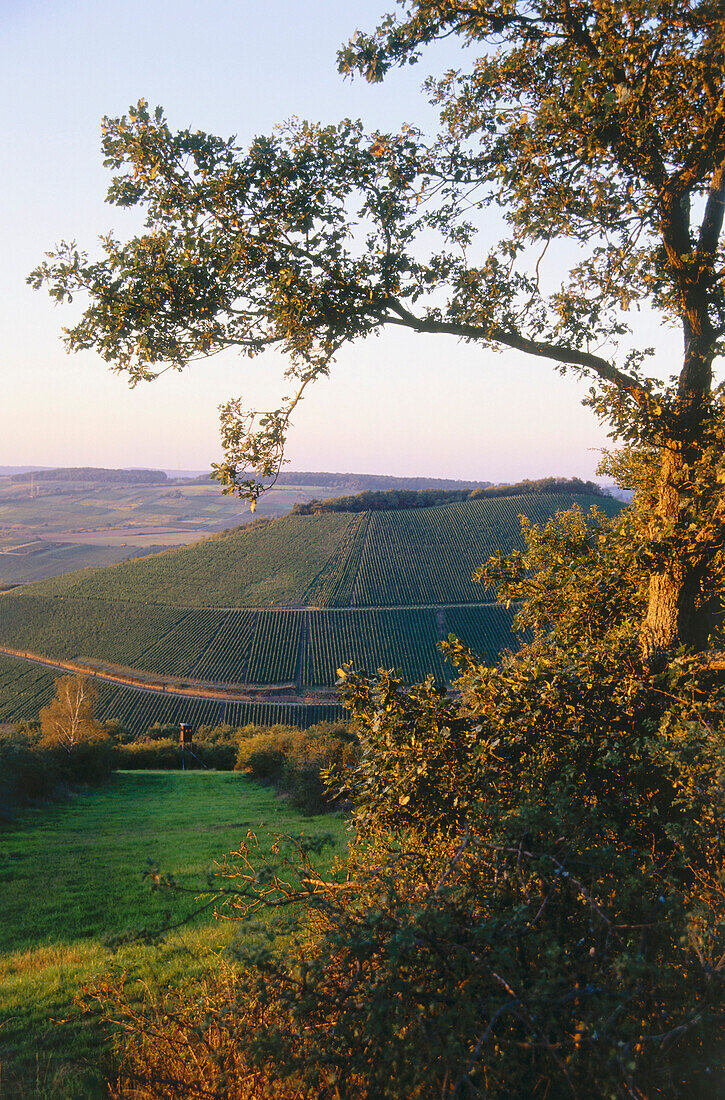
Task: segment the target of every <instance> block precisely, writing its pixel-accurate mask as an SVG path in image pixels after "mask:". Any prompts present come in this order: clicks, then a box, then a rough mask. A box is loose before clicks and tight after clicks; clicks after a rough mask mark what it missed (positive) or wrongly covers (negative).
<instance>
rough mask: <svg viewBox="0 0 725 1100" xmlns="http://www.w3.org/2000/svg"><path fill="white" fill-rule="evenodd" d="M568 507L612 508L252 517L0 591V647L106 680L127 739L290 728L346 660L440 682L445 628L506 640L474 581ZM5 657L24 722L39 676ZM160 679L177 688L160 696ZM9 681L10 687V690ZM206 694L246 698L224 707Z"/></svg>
mask: <svg viewBox="0 0 725 1100" xmlns="http://www.w3.org/2000/svg"><path fill="white" fill-rule="evenodd" d="M573 503H576V504H579V505H580V506H581V507H582V508H583V509H588V508H589V507H590V506H591V505H592V504H596V505H597V506H598V507H600V508H601V509H602V510H604V511H606V512H608V513H609V514H614V513H616V512H617V511H618V510H619V509H620V507H621V505H620V504H619V503H618V502H617V501H615V500H613V499H611V498H606V497H605V498H602V497H589V496H571V495H570V496H565V495H562V494H551V495H548V494H534V495H529V496H514V497H499V498H494V499H485V498H482V499H474V500H470V499H469V500H466V501H464V502H461V503H456V504H450V505H446V506H442V507H435V508H426V509H415V510H412V511H393V512H368V513H364V512H363V513H353V514H350V513H342V512H335V513H330V514H326V515H312V516H295V515H290V516H286V517H283V518H281V519H278V520H271V521H269V520H268V521H262V522H261V523H259V524H257V525H256V526H253V527H251V528H242V529H240V530H238V531H234V532H229V533H226V534H224V535H223V536H218V537H214V538H211V539H207V540H205V541H203V542H201V543H197V544H196V545H194V546H191V547H186V548H183V549H179V550H173V551H167V552H164V553H161V554H157V555H154V556H152V557H148V558H143V559H137V560H135V561H127V562H122V563H120V564H118V565H113V566H108V567H105V568H97V569H87V570H83V571H81V572H80V573H75V574H69V575H66V576H63V577H57V578H54V579H53V580H50V581H43V582H39V583H36V584H33V585H26V586H24V588H23V589H18V590H15V591H13V592H10V593H7V594H5V595H3V596H2V597H0V645H2V646H5V647H11V648H12V649H13V650H21V651H28V652H29V653H31V654H36V655H42V656H43V657H45V658H46V659H55V660H64V661H68V660H72V661H79V663H80V664H82V665H85V664H86V662H92V663H93V667H94V669H95V671H96V672H99V673H100V674H101V675H104V674H105V675H106V676H107V677H108V678H109V679H113V678H114V677H115V682H114V683H113V684H111V683H106V684H105V686H104V691H103V703H104V711H103V713H104V716H106V717H111V716H112V717H117V718H119V719H120V720H121V721H123V722H125V723H126V724H130V726H131V727H132V728H134V729H135V730H137V731H138V732H142V731H143V729H145V728H146V727H147V726H148V725H149V724H151V722H152V721H154V720H163V721H179V720H181V719H184V720H186V719H189V720H190V721H191V722H192V724H200V723H205V724H208V723H214V722H217V721H232V722H239V721H252V720H255V719H254V718H252V717H251V714H252V711H251V710H250V709H249V708H250V707H254V708H256V709H255V711H254V713H255V714H259V713H260V711H259V708H260V706H263V707H264V714H265V716H266V720H268V721H274V720H279V718H280V717H281V715H282V710H281V709H280V708H282V707H284V708H285V709H284V715H285V720H286V721H297V722H298V723H299V724H301V725H302V724H306V722H307V721H308V720H318V719H319V718H320V717H321V716H325V715H327V716H330V717H332V716H334V715H336V714H337V713H338V708H337V707H336V705H335V697H334V693H333V690H332V689H333V685H334V681H335V678H336V670H337V668H338V667H339V666H340V665H341V664H342V663H344V662H346V661H348V660H351V661H353V663H354V664H355V665H356V666H357V667H362V668H366V669H368V670H373V669H375V668H377V667H380V666H383V667H386V668H391V667H398V668H401V670H402V671H403V673H404V675H405V676H406V678H408V679H410V680H417V679H421V678H423V677H424V676H425V675H426V674H428V673H429V672H430V673H433V674H434V675H435V676H436V677H437V678H438V679H441V680H444V679H450V678H451V676H452V675H453V673H452V670H451V669H448V668H446V667H445V666H444V664H443V661H442V658H441V655H440V653H439V651H438V649H437V642H438V641H439V640H441V639H442V638H445V637H447V636H448V634H449V633H454V634H456V635H457V636H458V637H461V638H462V639H463V640H464V641H465V642H466V643H467V644H468V645H470V646H471V647H472V648H474V649H476V650H479V651H483V652H485V653H486V655H487V657H488V658H489V659H490V660H495V659H496V658H497V657H498V655H499V653H500V652H501V651H502V649H504V648H506V647H507V646H508V647H510V646H511V645H515V640H514V639H513V637H512V635H511V634H510V624H511V619H512V616H513V611H511V610H508V611H507V610H506V609H504V608H502V607H500V606H499V605H497V604H495V603H494V602H493V594H492V593H491V592H487V591H486V590H485V589H483V590H482V589H481V587H480V586H478V585H476V584H474V583H473V582H472V580H471V575H472V573H473V571H474V569H475V568H476V567H477V566H478V565H480V564H481V563H482V562H483V561H485V560H486V559H487V558H488V557H489V556H490V555H491V554H492V553H494V552H495V551H496V550H497V549H502V550H510V549H512V548H514V547H516V546H520V545H521V536H520V522H519V516H520V515H521V514H525V515H527V516H528V517H529V518H530V519H531V520H532V521H533V522H536V523H544V522H546V520H547V519H548V518H549V517H550V516H551V515H553V514H554V513H555V512H557V511H560V510H562V508H566V507H569V506H570V505H571V504H573ZM3 662H4V664H3V668H4V671H3V675H2V684H0V720H9V719H12V718H14V717H18V716H23V717H32V715H33V713H34V712H35V713H37V709H38V708H39V707H40V706H42V705H43V704H44V702H45V701H46V700H47V696H48V693H49V691H50V688H51V684H52V676H51V674H49V672H48V671H47V670H45V671H42V670H39V669H38V667H37V666H36V667H35V668H34V669H33V670H32V672H30V673H29V671H28V665H27V664H23V663H22V662H20V661H17V660H16V659H14V658H12V657H10V656H6V657H5V658H3ZM124 670H125V671H124ZM128 670H138V673H137V675H138V674H143V677H145V678H146V680H144V683H143V690H141V688H140V686H139V684H138V683H133V682H130V683H125V684H124V683H122V680H123V677H124V676H126V677H127V678H128V677H129V676H131V673H129V671H128ZM154 677H156V678H157V680H158V683H157V684H156V685H155V686H154V683H153V679H154ZM163 677H173V678H176V681H175V684H174V688H173V691H174V693H175V694H174V697H173V698H172V697H170V694H169V692H170V691H171V688H170V687H168V685H165V684H163V683H162V682H161V680H159V679H158V678H163ZM16 679H17V688H18V689H21V688H22V690H21V691H18V692H16V694H15V695H13V691H14V689H13V683H14V682H15V680H16ZM149 679H150V680H151V681H152V682H151V683H150V685H149V684H147V681H148V680H149ZM180 681H183V683H182V682H180ZM3 685H4V686H3ZM211 685H216V686H217V687H218V686H219V685H226V686H228V687H229V688H230V689H231V690H233V691H235V692H237V693H240V692H241V693H244V692H247V695H244V694H237V696H235V698H234V699H232V700H227V701H225V702H222V701H220V700H219V699H218V698H212V697H211V696H212V692H211ZM205 686H206V690H207V692H208V697H206V698H204V697H202V696H203V694H204V690H205ZM184 691H186V692H187V694H188V697H187V698H183V697H181V696H183V693H184ZM154 692H155V694H154ZM217 695H218V692H217ZM275 708H276V709H275ZM310 708H312V709H310ZM321 708H322V710H321ZM325 708H328V710H329V714H327V711H325ZM313 715H314V716H313ZM257 720H259V719H257Z"/></svg>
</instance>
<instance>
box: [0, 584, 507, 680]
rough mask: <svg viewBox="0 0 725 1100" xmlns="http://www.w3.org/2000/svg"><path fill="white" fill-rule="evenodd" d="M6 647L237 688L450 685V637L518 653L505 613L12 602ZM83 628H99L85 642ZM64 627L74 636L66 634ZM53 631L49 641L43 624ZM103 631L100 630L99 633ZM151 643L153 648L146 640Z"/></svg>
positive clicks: (7, 604) (3, 638)
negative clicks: (361, 678)
mask: <svg viewBox="0 0 725 1100" xmlns="http://www.w3.org/2000/svg"><path fill="white" fill-rule="evenodd" d="M1 606H2V611H3V614H2V615H1V616H0V645H3V646H8V647H10V648H12V649H17V650H23V651H28V652H30V653H33V654H37V655H38V656H42V657H46V658H48V659H51V660H67V659H73V658H78V659H81V660H83V659H89V658H91V659H95V660H100V661H105V662H106V663H107V664H108V665H109V666H112V665H119V666H126V667H128V668H132V669H139V670H142V671H144V672H145V673H152V674H157V675H160V676H175V677H182V678H185V679H188V680H190V681H201V682H205V683H215V684H227V685H233V686H239V685H247V686H265V685H266V686H270V687H271V686H274V685H283V684H286V685H289V686H290V687H293V688H296V689H297V690H298V691H305V690H306V689H315V688H324V687H328V688H329V687H330V686H331V685H332V684H334V682H335V680H336V678H337V669H338V668H339V667H340V665H341V664H343V663H345V662H348V661H352V663H353V664H354V665H355V666H356V667H357V668H362V669H367V670H369V671H370V670H374V669H376V668H380V667H384V668H400V669H401V670H402V672H403V675H404V676H405V677H406V678H407V679H409V680H420V679H422V678H423V677H425V676H426V675H427V674H428V673H430V672H432V673H433V674H434V675H435V676H436V678H438V679H441V680H442V679H450V678H451V676H452V675H453V672H452V670H451V669H450V668H447V667H446V666H445V664H444V662H443V660H442V657H441V655H440V653H439V651H438V648H437V643H438V642H439V641H440V640H442V639H444V638H447V637H448V634H449V633H454V634H456V635H457V636H460V637H461V638H462V639H463V640H464V641H465V642H466V644H467V645H470V646H471V648H473V649H476V650H477V651H481V652H484V653H485V654H486V656H487V657H488V658H489V659H491V660H495V659H496V658H497V657H498V655H499V653H500V652H501V650H502V649H504V648H506V647H507V646H509V647H510V646H511V645H512V644H514V642H515V639H514V638H513V636H512V634H511V630H510V628H511V620H512V617H513V613H512V612H511V611H507V610H506V609H505V608H503V607H501V606H499V605H498V604H481V605H479V606H478V607H468V606H460V607H437V608H436V607H429V608H418V607H413V608H390V609H375V608H350V609H344V608H339V609H338V608H332V609H329V610H322V609H303V608H289V609H280V610H276V611H268V610H261V611H249V610H237V611H218V610H213V609H209V608H195V609H191V610H190V609H183V610H179V611H178V612H177V613H176V616H173V615H172V614H171V609H170V608H163V607H161V608H160V607H153V606H152V605H149V604H141V605H133V604H126V605H124V608H123V614H122V615H118V616H116V617H115V618H113V617H111V616H110V615H108V614H104V612H107V608H106V607H104V606H103V605H102V604H101V605H100V606H99V602H98V601H95V600H87V601H86V600H71V599H63V600H52V599H49V598H46V597H29V596H15V595H10V596H5V597H3V602H2V605H1ZM84 618H85V619H86V620H87V621H88V622H91V623H93V624H94V626H95V629H93V630H88V631H87V633H86V637H85V638H82V637H81V636H80V628H79V623H82V622H83V621H84ZM64 622H65V623H67V626H68V629H67V632H64V629H63V626H64ZM46 623H50V624H51V625H52V627H53V629H52V631H48V632H47V633H46V632H45V630H44V624H46ZM101 625H102V627H103V629H101ZM150 635H151V636H153V637H154V640H153V641H152V642H151V644H148V643H149V636H150Z"/></svg>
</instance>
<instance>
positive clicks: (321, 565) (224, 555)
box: [28, 493, 621, 608]
mask: <svg viewBox="0 0 725 1100" xmlns="http://www.w3.org/2000/svg"><path fill="white" fill-rule="evenodd" d="M574 503H577V504H579V505H580V506H581V507H582V508H583V509H584V510H588V509H589V508H590V507H591V506H592V505H596V506H597V507H599V508H600V509H602V510H604V511H607V512H608V514H610V515H611V514H614V513H616V512H617V511H618V510H619V509H620V507H621V505H620V504H619V503H618V502H617V501H615V500H612V499H611V498H607V497H588V496H573V495H563V494H544V493H542V494H530V495H525V496H514V497H499V498H496V499H493V500H486V499H484V500H469V501H464V502H462V503H456V504H449V505H444V506H441V507H437V508H426V509H420V510H418V509H416V510H410V511H391V512H373V513H370V512H362V513H356V514H352V515H351V514H349V513H345V512H337V513H330V514H327V515H312V516H284V517H283V518H281V519H278V520H275V521H274V522H271V523H269V524H267V525H266V526H260V527H255V528H252V529H251V530H244V529H242V530H239V531H235V532H230V533H229V534H226V535H224V536H222V537H216V538H212V539H207V540H204V541H203V542H199V543H196V544H195V545H194V546H190V547H186V548H183V549H179V550H171V551H167V552H166V553H162V554H156V555H153V556H150V557H147V558H144V559H138V560H134V561H126V562H122V563H120V564H118V565H114V566H110V567H106V568H101V569H87V570H84V571H82V572H80V573H76V574H67V575H65V576H63V577H58V578H54V579H53V580H50V581H45V582H41V583H38V584H35V585H33V586H32V588H29V589H28V592H32V593H33V594H36V595H44V596H61V595H62V596H73V597H76V598H83V599H94V600H110V601H114V600H123V601H129V600H132V601H141V602H147V601H148V602H153V603H159V604H166V605H172V606H178V607H223V608H229V607H257V608H262V607H280V608H281V607H300V606H301V607H322V608H333V607H340V608H341V607H360V608H363V607H406V606H414V607H415V606H420V607H427V606H437V605H446V604H459V603H469V604H476V603H481V602H487V601H490V600H491V599H492V598H493V596H492V594H491V593H487V592H485V590H482V589H481V588H480V586H479V585H476V584H474V583H473V582H472V580H471V576H472V574H473V572H474V570H475V569H476V568H477V566H479V565H480V564H481V563H482V562H484V561H486V560H487V559H488V558H489V557H490V556H491V554H493V553H495V552H496V551H497V550H499V549H501V550H504V551H506V550H511V549H513V548H514V547H520V546H521V534H520V520H519V516H520V515H522V514H523V515H526V516H528V517H529V519H530V520H531V521H532V522H533V523H545V522H546V521H547V520H548V519H549V517H550V516H552V515H553V514H554V513H555V512H559V511H562V510H563V509H565V508H568V507H570V506H571V505H572V504H574Z"/></svg>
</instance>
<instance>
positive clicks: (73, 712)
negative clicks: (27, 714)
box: [40, 675, 108, 755]
mask: <svg viewBox="0 0 725 1100" xmlns="http://www.w3.org/2000/svg"><path fill="white" fill-rule="evenodd" d="M97 699H98V692H97V691H96V688H95V685H94V684H93V683H92V681H91V680H89V679H88V677H87V676H81V675H75V676H61V677H60V678H59V679H57V680H56V681H55V698H54V699H52V700H51V702H50V703H49V704H48V706H47V707H43V709H42V710H41V712H40V733H41V744H43V745H48V746H51V745H57V746H59V747H60V748H63V749H65V751H66V752H67V753H68V754H69V755H70V754H71V753H73V751H74V750H75V749H77V747H78V746H79V745H81V744H87V743H88V742H91V741H101V740H104V739H105V738H107V737H108V733H107V732H106V730H105V729H104V728H103V726H102V725H101V724H100V722H97V721H96V719H95V710H96V702H97Z"/></svg>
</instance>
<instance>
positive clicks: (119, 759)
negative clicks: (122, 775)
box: [116, 728, 237, 772]
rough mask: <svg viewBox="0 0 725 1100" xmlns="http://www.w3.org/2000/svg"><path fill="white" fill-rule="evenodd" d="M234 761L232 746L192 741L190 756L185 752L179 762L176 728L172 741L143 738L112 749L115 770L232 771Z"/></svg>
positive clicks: (169, 738)
mask: <svg viewBox="0 0 725 1100" xmlns="http://www.w3.org/2000/svg"><path fill="white" fill-rule="evenodd" d="M236 758H237V746H236V744H234V743H231V744H229V743H224V742H222V741H219V742H217V743H214V742H212V743H209V742H205V741H194V748H193V751H192V752H189V750H188V749H187V750H186V751H185V753H184V756H183V758H182V754H181V748H180V745H179V735H178V728H177V730H176V737H173V738H172V737H155V736H154V737H144V738H140V739H139V740H138V741H133V742H131V744H128V745H119V746H118V748H117V749H116V767H118V768H124V769H128V770H130V771H134V770H144V769H149V768H167V769H169V770H173V769H181V767H182V766H183V767H184V768H185V769H186V770H187V771H193V770H195V769H197V768H202V767H205V768H212V769H214V770H215V771H228V772H230V771H233V769H234V765H235V762H236Z"/></svg>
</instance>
